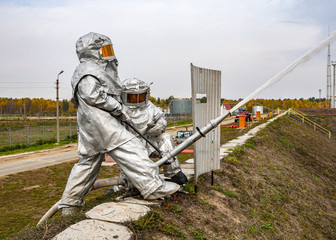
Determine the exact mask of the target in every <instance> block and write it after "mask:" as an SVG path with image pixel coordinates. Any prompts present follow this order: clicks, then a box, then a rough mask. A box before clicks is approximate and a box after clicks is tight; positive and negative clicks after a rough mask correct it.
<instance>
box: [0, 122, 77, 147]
mask: <svg viewBox="0 0 336 240" xmlns="http://www.w3.org/2000/svg"><path fill="white" fill-rule="evenodd" d="M59 128H60V133H59V134H60V140H63V139H66V138H68V137H71V136H72V135H75V134H77V125H76V124H75V123H60V125H59ZM56 129H57V127H56V125H40V126H24V127H9V128H0V148H2V147H5V146H10V147H11V146H15V145H17V144H20V145H32V144H35V143H37V142H39V141H48V140H53V139H56V137H57V131H56Z"/></svg>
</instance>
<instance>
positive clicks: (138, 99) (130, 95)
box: [122, 91, 149, 106]
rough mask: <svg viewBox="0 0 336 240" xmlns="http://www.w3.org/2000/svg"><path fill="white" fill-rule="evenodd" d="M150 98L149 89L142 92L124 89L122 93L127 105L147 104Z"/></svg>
mask: <svg viewBox="0 0 336 240" xmlns="http://www.w3.org/2000/svg"><path fill="white" fill-rule="evenodd" d="M148 99H149V94H148V91H145V92H141V93H135V92H127V91H124V92H123V93H122V100H123V103H124V104H125V105H126V106H143V105H146V104H147V101H148Z"/></svg>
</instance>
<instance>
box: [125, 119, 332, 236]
mask: <svg viewBox="0 0 336 240" xmlns="http://www.w3.org/2000/svg"><path fill="white" fill-rule="evenodd" d="M330 121H335V120H330ZM334 144H335V141H334V140H329V139H327V137H326V136H324V135H321V134H320V133H318V132H314V131H313V130H312V129H310V128H307V127H305V126H304V125H302V124H299V123H297V122H294V121H293V120H291V119H290V118H288V117H284V118H282V119H279V120H277V121H275V122H273V123H271V124H270V125H269V126H268V127H267V128H266V129H265V130H262V131H261V132H259V133H258V135H257V136H256V137H255V138H253V139H252V140H250V141H249V142H248V144H246V145H245V146H244V147H240V148H236V149H235V151H234V153H233V154H231V156H229V157H227V158H225V159H224V160H223V161H222V169H221V170H218V171H216V172H215V175H214V186H211V185H210V174H205V175H203V176H202V177H201V178H200V179H199V183H198V185H199V192H198V194H197V195H194V194H189V195H180V194H176V195H174V197H173V198H172V199H169V200H166V201H165V202H164V203H163V207H162V208H157V209H155V210H154V211H153V213H152V214H150V215H149V216H147V217H145V218H143V219H141V220H140V221H137V222H134V223H130V224H129V226H130V227H131V228H132V230H133V231H134V232H135V233H136V236H137V238H138V239H336V215H335V212H336V162H335V159H336V149H335V148H334ZM189 189H192V187H189Z"/></svg>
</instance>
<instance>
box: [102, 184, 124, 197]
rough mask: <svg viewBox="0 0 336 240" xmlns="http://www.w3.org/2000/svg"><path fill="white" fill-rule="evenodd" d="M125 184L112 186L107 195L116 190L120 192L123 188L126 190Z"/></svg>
mask: <svg viewBox="0 0 336 240" xmlns="http://www.w3.org/2000/svg"><path fill="white" fill-rule="evenodd" d="M124 189H125V186H124V185H116V186H112V187H111V188H110V189H109V190H108V191H107V192H106V195H110V194H112V193H115V192H120V191H121V190H124Z"/></svg>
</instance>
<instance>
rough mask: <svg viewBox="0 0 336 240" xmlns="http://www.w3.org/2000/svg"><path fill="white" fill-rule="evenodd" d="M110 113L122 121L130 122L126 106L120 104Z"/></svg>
mask: <svg viewBox="0 0 336 240" xmlns="http://www.w3.org/2000/svg"><path fill="white" fill-rule="evenodd" d="M111 114H112V115H113V116H114V117H117V118H119V119H120V120H121V121H122V122H129V123H130V122H131V121H132V119H131V117H130V116H129V115H128V113H127V107H126V106H123V105H121V109H120V110H119V109H118V110H114V111H113V112H112V113H111Z"/></svg>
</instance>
